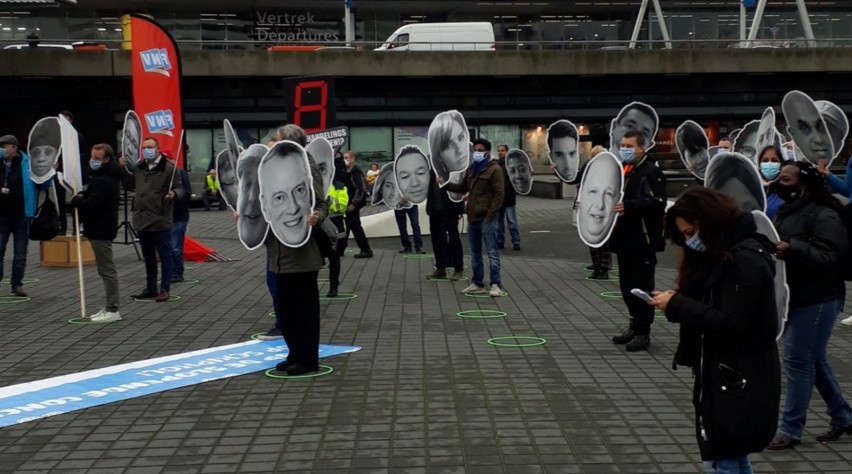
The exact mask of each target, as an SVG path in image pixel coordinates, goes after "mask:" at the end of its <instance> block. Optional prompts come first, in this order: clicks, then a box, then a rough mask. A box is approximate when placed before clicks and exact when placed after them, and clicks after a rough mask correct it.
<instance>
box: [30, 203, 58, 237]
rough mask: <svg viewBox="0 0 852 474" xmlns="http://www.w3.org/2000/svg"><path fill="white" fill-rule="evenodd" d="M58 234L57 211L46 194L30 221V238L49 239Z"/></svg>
mask: <svg viewBox="0 0 852 474" xmlns="http://www.w3.org/2000/svg"><path fill="white" fill-rule="evenodd" d="M57 235H59V213H58V212H56V204H54V203H53V201H51V200H50V195H49V194H48V195H47V196H46V197H45V199H44V203H42V205H41V206H39V208H38V211H37V212H36V215H35V217H33V220H32V221H30V240H50V239H52V238H54V237H56V236H57Z"/></svg>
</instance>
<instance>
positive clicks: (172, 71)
mask: <svg viewBox="0 0 852 474" xmlns="http://www.w3.org/2000/svg"><path fill="white" fill-rule="evenodd" d="M130 25H131V26H130V35H131V42H132V45H133V46H132V58H133V59H132V70H133V76H132V77H133V109H134V110H135V111H136V113H137V114H138V115H139V118H140V121H141V122H142V135H143V137H148V136H151V137H154V138H156V139H157V141H158V142H159V143H160V149H161V150H163V149H168V150H170V151H171V152H172V153H173V155H174V157H175V160H176V162H177V164H178V166H180V167H182V168H185V165H184V156H183V149H182V148H183V146H182V145H181V144H180V138H181V132H182V131H183V108H182V106H181V94H180V76H181V67H180V55H179V51H178V48H177V44H175V40H174V38H172V36H171V35H170V34H169V33H168V32H167V31H166V30H164V29H163V27H162V26H160V25H159V24H158V23H157V22H155V21H154V20H151V19H150V18H146V17H143V16H140V15H130Z"/></svg>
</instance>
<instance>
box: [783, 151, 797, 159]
mask: <svg viewBox="0 0 852 474" xmlns="http://www.w3.org/2000/svg"><path fill="white" fill-rule="evenodd" d="M784 154H785V155H787V159H788V160H789V161H796V150H793V149H787V150H784Z"/></svg>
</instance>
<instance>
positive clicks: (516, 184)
mask: <svg viewBox="0 0 852 474" xmlns="http://www.w3.org/2000/svg"><path fill="white" fill-rule="evenodd" d="M506 174H507V175H508V176H509V182H510V183H512V187H513V188H515V191H517V193H518V194H522V195H524V196H526V195H527V194H529V193H530V191H532V185H533V178H532V162H531V161H530V157H529V156H528V155H527V154H526V153H525V152H524V151H523V150H509V152H508V153H506Z"/></svg>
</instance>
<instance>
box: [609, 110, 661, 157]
mask: <svg viewBox="0 0 852 474" xmlns="http://www.w3.org/2000/svg"><path fill="white" fill-rule="evenodd" d="M659 126H660V118H659V117H658V116H657V111H656V110H654V108H653V107H651V106H650V105H648V104H643V103H642V102H631V103H629V104H627V105H625V106H624V108H623V109H621V112H619V113H618V116H617V117H615V118H614V119H613V120H612V124H611V125H610V129H609V130H610V131H609V139H610V152H612V154H613V155H615V157H616V158H618V159H619V160H620V159H621V155H620V154H619V153H618V150H619V148H621V138H622V137H624V135H625V134H626V133H627V132H637V133H640V134H642V136H643V137H644V138H645V153H648V152H649V151H650V150H651V148H654V145H655V144H656V142H655V141H654V137H656V136H657V129H658V128H659Z"/></svg>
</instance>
